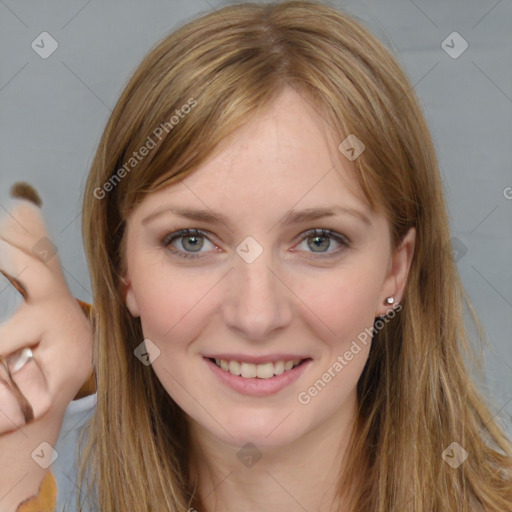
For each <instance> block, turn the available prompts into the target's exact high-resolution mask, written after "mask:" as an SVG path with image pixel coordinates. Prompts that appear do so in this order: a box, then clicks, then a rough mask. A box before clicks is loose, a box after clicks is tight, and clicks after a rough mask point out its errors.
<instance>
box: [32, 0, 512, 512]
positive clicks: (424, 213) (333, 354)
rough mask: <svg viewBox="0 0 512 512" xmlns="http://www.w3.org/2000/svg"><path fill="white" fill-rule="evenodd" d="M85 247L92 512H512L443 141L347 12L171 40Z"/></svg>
mask: <svg viewBox="0 0 512 512" xmlns="http://www.w3.org/2000/svg"><path fill="white" fill-rule="evenodd" d="M83 232H84V241H85V249H86V254H87V259H88V263H89V267H90V272H91V279H92V287H93V293H94V312H95V315H94V319H95V335H94V368H95V376H96V381H97V397H98V400H97V405H96V410H95V413H94V416H93V418H92V420H91V422H90V425H89V427H88V428H87V429H84V435H85V439H84V440H85V442H86V444H85V450H84V451H83V452H82V453H81V454H80V463H81V468H82V474H81V476H82V478H81V481H80V484H81V486H82V489H83V491H82V500H84V499H85V501H87V502H88V503H86V506H88V507H89V508H91V509H93V508H92V506H91V505H90V503H91V502H93V503H97V505H98V509H99V510H102V511H114V510H115V511H118V510H126V511H131V510H148V511H149V510H155V511H156V510H191V509H192V510H199V511H216V510H235V509H241V508H243V509H244V510H254V511H256V510H258V511H259V510H267V509H269V508H272V509H275V508H277V507H278V506H283V507H286V509H287V510H297V511H299V510H332V511H341V510H353V511H369V510H371V511H379V512H383V511H404V510H408V511H414V512H420V511H421V512H427V511H440V510H443V511H447V510H449V511H455V510H457V511H460V510H467V511H480V510H481V511H483V510H485V511H503V510H511V502H512V460H511V455H512V447H511V444H510V441H509V440H508V439H507V438H506V437H505V435H504V434H503V432H502V431H501V429H500V427H499V425H498V424H497V423H496V422H495V421H494V420H493V418H492V415H491V414H490V412H489V410H488V408H487V406H486V405H485V403H484V401H483V398H482V397H481V396H480V394H479V393H478V391H477V389H476V387H475V385H474V383H473V382H472V380H471V377H470V373H469V370H468V369H467V368H466V367H465V365H464V362H463V357H464V355H466V354H469V355H471V348H470V345H469V343H468V336H467V334H466V329H465V326H464V322H463V316H462V311H463V306H464V304H466V305H467V306H468V307H469V310H470V312H471V314H472V317H473V319H474V321H475V322H476V325H477V326H479V324H478V320H477V319H476V317H475V316H474V313H473V311H472V309H471V307H470V305H469V302H468V300H467V296H466V295H465V293H464V290H463V287H462V285H461V281H460V279H459V276H458V274H457V269H456V266H455V264H454V261H453V256H452V253H451V249H450V235H449V230H448V222H447V215H446V210H445V204H444V199H443V191H442V185H441V180H440V175H439V169H438V165H437V161H436V156H435V152H434V148H433V145H432V141H431V138H430V135H429V132H428V128H427V125H426V122H425V120H424V117H423V114H422V112H421V109H420V108H419V106H418V102H417V99H416V98H415V95H414V92H413V90H412V88H411V85H410V84H409V82H408V80H407V78H406V76H405V75H404V72H403V71H402V70H401V69H400V67H399V66H398V64H397V62H396V61H395V59H394V58H393V57H392V56H391V55H390V53H389V52H388V50H386V49H385V48H384V46H383V45H382V44H381V43H380V42H378V41H377V40H376V39H375V38H374V37H373V36H372V35H371V34H370V33H369V32H368V31H367V30H366V29H365V28H364V27H363V26H361V24H359V23H358V22H356V21H354V20H353V19H352V18H350V17H349V16H347V15H346V14H344V13H342V12H339V11H338V10H336V9H333V8H331V7H329V6H327V5H324V4H322V3H318V2H293V1H292V2H282V3H278V4H267V5H258V4H243V5H235V6H230V7H226V8H223V9H220V10H218V11H215V12H212V13H210V14H208V15H205V16H203V17H201V18H199V19H196V20H194V21H192V22H190V23H188V24H187V25H185V26H183V27H181V28H180V29H178V30H177V31H175V32H174V33H172V34H171V35H170V36H168V37H166V38H165V39H164V40H163V41H161V42H160V43H159V44H158V45H157V46H156V47H155V48H154V49H153V50H152V51H151V52H150V53H149V54H148V56H147V57H146V58H145V59H144V61H143V62H142V63H141V65H140V66H139V68H138V69H137V71H136V72H135V74H134V76H133V77H132V78H131V80H130V82H129V83H128V85H127V86H126V88H125V90H124V92H123V93H122V95H121V98H120V99H119V101H118V104H117V106H116V107H115V109H114V111H113V113H112V115H111V117H110V119H109V122H108V124H107V127H106V129H105V132H104V134H103V137H102V139H101V141H100V144H99V148H98V150H97V153H96V156H95V159H94V162H93V165H92V168H91V172H90V175H89V178H88V181H87V186H86V190H85V195H84V208H83ZM34 358H36V359H37V352H36V351H34ZM84 366H85V365H84ZM81 383H83V375H82V376H81V379H78V378H77V380H76V383H75V384H76V385H75V387H76V388H77V389H78V387H79V386H78V384H81ZM73 389H74V388H73ZM74 391H76V389H74ZM36 418H37V417H36ZM77 507H78V505H77Z"/></svg>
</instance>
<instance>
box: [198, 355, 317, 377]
mask: <svg viewBox="0 0 512 512" xmlns="http://www.w3.org/2000/svg"><path fill="white" fill-rule="evenodd" d="M208 359H209V360H210V361H211V362H212V363H215V364H216V365H217V366H218V367H219V368H221V369H222V370H224V371H225V372H227V373H231V374H232V375H237V376H239V377H243V378H244V379H252V378H255V377H256V378H259V379H271V378H272V377H275V376H277V375H281V374H283V373H286V372H289V371H291V370H293V369H294V368H296V367H297V366H300V365H301V364H303V363H304V362H305V361H309V360H310V358H307V359H295V360H290V361H275V362H269V363H263V364H253V363H244V362H240V361H226V360H225V359H214V358H212V357H210V358H208Z"/></svg>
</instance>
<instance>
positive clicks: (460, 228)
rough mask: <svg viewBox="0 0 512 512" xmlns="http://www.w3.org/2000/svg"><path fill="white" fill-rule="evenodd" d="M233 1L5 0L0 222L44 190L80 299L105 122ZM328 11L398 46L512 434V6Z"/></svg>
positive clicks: (392, 2) (389, 5) (488, 0)
mask: <svg viewBox="0 0 512 512" xmlns="http://www.w3.org/2000/svg"><path fill="white" fill-rule="evenodd" d="M228 3H235V2H219V1H213V0H209V1H206V0H173V1H158V0H152V1H145V2H143V1H138V2H136V1H120V0H109V1H100V0H82V1H75V0H73V1H70V0H68V1H65V2H64V1H62V0H61V1H47V2H37V1H24V0H18V1H15V0H0V73H1V74H0V108H1V111H0V115H1V123H0V215H2V214H5V211H4V210H3V208H4V205H6V204H7V201H6V198H7V195H8V190H9V187H10V186H11V184H12V183H13V182H14V181H16V180H20V179H22V180H27V181H30V182H31V183H33V184H34V185H35V186H36V187H37V189H38V190H39V191H40V193H41V195H42V197H43V201H44V214H45V216H46V218H47V221H48V224H49V227H50V231H51V233H52V236H53V239H54V241H55V243H56V245H57V246H58V250H59V255H60V258H61V261H62V264H63V267H64V269H65V272H66V277H67V279H68V282H69V285H70V287H71V290H72V292H73V293H74V294H75V295H76V296H77V297H79V298H81V299H82V300H85V301H89V302H90V301H91V300H92V298H91V294H90V285H89V275H88V270H87V266H86V262H85V256H84V253H83V248H82V240H81V230H80V208H81V199H82V194H83V189H84V183H85V178H86V175H87V172H88V169H89V166H90V164H91V161H92V157H93V155H94V151H95V149H96V146H97V144H98V142H99V138H100V135H101V133H102V130H103V127H104V126H105V123H106V121H107V119H108V116H109V114H110V112H111V110H112V108H113V106H114V104H115V102H116V100H117V98H118V96H119V95H120V93H121V91H122V89H123V86H124V84H125V83H126V81H127V80H128V78H129V77H130V75H131V73H132V72H133V71H134V69H135V68H136V66H137V65H138V64H139V62H140V61H141V59H142V58H143V57H144V55H145V54H146V52H147V51H148V50H149V49H150V47H151V46H152V45H153V44H154V43H156V41H157V40H159V39H160V38H161V37H163V36H164V35H166V34H167V33H168V32H170V31H172V30H173V29H174V28H176V27H178V26H179V25H181V24H183V23H184V22H186V21H188V20H190V19H191V18H193V17H195V16H196V15H198V14H200V13H206V12H209V11H210V10H212V9H215V8H218V7H221V6H223V5H227V4H228ZM332 4H334V5H337V6H339V7H341V8H343V9H345V10H347V11H348V12H349V13H351V14H353V15H355V16H357V17H359V18H361V19H362V20H364V21H365V22H366V24H367V26H369V27H370V28H371V29H372V30H373V31H374V33H375V34H376V35H377V36H378V37H380V38H381V40H384V42H385V44H386V45H387V46H394V47H395V48H396V50H397V51H398V53H399V55H398V58H399V61H400V62H401V64H402V65H403V66H404V67H405V69H406V71H407V73H408V75H409V77H410V80H411V84H412V85H413V86H414V88H415V90H416V92H417V94H418V95H419V96H420V99H421V102H422V106H423V109H424V112H425V115H426V117H427V121H428V123H429V126H430V128H431V131H432V133H433V137H434V142H435V145H436V148H437V151H438V156H439V160H440V164H441V169H442V173H443V180H444V187H445V191H446V197H447V202H448V209H449V213H450V223H451V225H450V227H451V230H452V234H453V237H454V246H455V248H456V255H457V256H456V258H457V260H458V263H457V264H458V268H459V271H460V274H461V277H462V280H463V283H464V285H465V288H466V290H467V292H468V293H469V296H470V298H471V300H472V303H473V305H474V307H475V309H476V311H477V313H478V314H479V316H480V318H481V320H482V322H483V325H484V328H485V329H486V333H487V336H488V339H489V341H490V343H491V350H489V351H487V352H486V359H485V367H486V372H485V376H484V378H485V381H486V383H487V385H488V386H489V388H490V390H491V392H492V395H493V397H494V399H495V401H496V407H495V408H494V407H493V411H494V413H495V414H497V415H498V416H499V417H500V418H501V421H503V422H504V423H505V425H506V426H505V428H507V429H508V430H509V432H510V431H511V430H512V429H511V427H510V426H511V424H512V341H511V334H510V333H511V332H512V271H511V266H510V262H511V261H512V260H511V256H512V236H511V231H512V230H511V226H512V188H508V187H512V172H511V161H512V69H511V65H510V63H511V62H512V44H511V43H512V31H511V30H510V28H511V26H512V3H511V1H510V0H498V1H496V0H485V1H483V0H456V1H449V2H447V1H446V0H444V1H440V0H434V1H421V0H415V1H412V0H387V1H380V2H379V1H378V0H372V1H367V2H362V1H359V0H354V1H349V2H341V1H338V2H332ZM44 31H46V32H48V33H50V34H51V36H52V37H53V38H54V39H55V40H56V41H57V43H58V48H57V50H56V51H55V52H54V53H53V54H52V55H50V56H49V57H48V58H46V59H43V58H41V57H40V56H39V55H38V54H37V53H36V52H35V51H34V50H33V49H32V47H31V43H32V42H33V41H34V40H37V41H39V39H36V38H38V36H39V34H41V33H42V32H44ZM454 31H456V32H458V33H459V34H460V35H461V36H462V37H463V38H464V39H465V40H466V41H467V43H468V45H469V46H468V48H467V50H466V51H465V52H464V53H462V54H461V55H460V56H459V57H458V58H452V57H451V56H450V55H448V53H447V52H446V51H445V50H444V49H443V47H442V46H441V43H442V42H443V41H444V40H445V39H446V38H447V36H449V35H450V34H451V33H452V32H454ZM448 41H450V39H448ZM448 44H451V42H450V43H448ZM454 44H455V50H457V49H458V48H461V46H460V44H459V43H458V42H456V43H454ZM47 48H48V46H47ZM466 251H467V252H466Z"/></svg>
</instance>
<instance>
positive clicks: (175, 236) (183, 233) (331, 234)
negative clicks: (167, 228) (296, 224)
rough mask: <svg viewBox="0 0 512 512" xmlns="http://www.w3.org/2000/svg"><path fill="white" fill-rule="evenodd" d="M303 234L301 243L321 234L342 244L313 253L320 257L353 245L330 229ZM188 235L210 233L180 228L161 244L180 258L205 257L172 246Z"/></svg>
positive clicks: (334, 254) (336, 252)
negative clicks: (327, 250)
mask: <svg viewBox="0 0 512 512" xmlns="http://www.w3.org/2000/svg"><path fill="white" fill-rule="evenodd" d="M301 235H302V236H301V238H300V240H299V243H301V242H303V241H304V240H307V239H308V238H312V237H315V236H320V237H325V238H327V237H328V238H332V239H334V240H335V241H336V242H338V243H339V244H340V245H341V247H339V248H338V249H335V250H334V251H331V252H329V253H320V252H319V253H312V254H317V255H319V256H320V258H330V257H332V256H336V255H337V254H339V253H340V252H342V251H344V250H345V249H348V248H350V247H351V242H350V240H349V239H348V238H347V237H345V236H344V235H340V234H338V233H336V232H334V231H331V230H330V229H309V230H308V231H305V232H304V233H302V234H301ZM187 236H202V237H204V238H206V239H208V240H209V238H208V234H207V233H206V232H204V231H201V230H200V229H195V228H194V229H180V230H179V231H174V232H172V233H168V234H167V235H165V236H164V237H163V238H162V240H161V241H160V245H161V246H162V247H164V248H166V249H168V250H169V251H170V252H171V253H173V254H175V255H176V256H178V257H180V258H184V259H197V258H202V257H203V256H202V255H201V254H202V253H197V254H193V253H186V252H182V251H179V250H176V249H174V248H173V249H171V248H170V246H171V244H172V242H174V241H175V240H177V239H179V238H185V237H187ZM210 242H211V240H210ZM211 243H213V242H211Z"/></svg>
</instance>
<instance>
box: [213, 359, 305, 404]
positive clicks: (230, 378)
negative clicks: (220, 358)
mask: <svg viewBox="0 0 512 512" xmlns="http://www.w3.org/2000/svg"><path fill="white" fill-rule="evenodd" d="M204 360H205V361H206V363H207V364H208V366H209V367H210V368H211V370H212V372H213V373H214V374H215V375H216V376H217V377H218V378H219V379H220V380H221V381H222V382H223V383H224V384H226V385H228V386H229V387H230V388H232V389H234V390H235V391H238V392H239V393H242V394H244V395H251V396H268V395H273V394H274V393H277V392H278V391H281V390H282V389H284V388H285V387H286V386H289V385H290V384H291V383H292V382H295V381H296V380H297V379H298V378H299V377H300V376H301V375H302V374H303V373H304V371H305V370H306V368H307V367H308V366H309V364H310V363H311V359H307V360H306V361H304V362H303V363H301V364H300V365H299V366H296V367H295V368H293V369H291V370H287V371H285V372H284V373H282V374H281V375H275V376H274V377H271V378H270V379H260V378H258V377H253V378H250V379H246V378H244V377H240V376H239V375H233V374H232V373H229V372H227V371H225V370H223V369H222V368H219V367H218V366H217V365H216V364H215V363H213V362H212V361H210V360H209V359H207V358H204Z"/></svg>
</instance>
